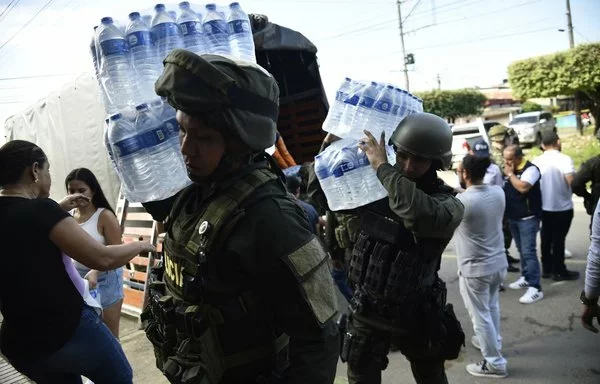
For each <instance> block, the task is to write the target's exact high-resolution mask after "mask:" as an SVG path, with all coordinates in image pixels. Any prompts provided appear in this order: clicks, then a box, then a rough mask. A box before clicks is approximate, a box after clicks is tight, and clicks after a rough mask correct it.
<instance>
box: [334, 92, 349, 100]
mask: <svg viewBox="0 0 600 384" xmlns="http://www.w3.org/2000/svg"><path fill="white" fill-rule="evenodd" d="M347 97H348V94H347V93H345V92H342V91H337V92H336V93H335V99H336V100H339V101H344V100H345V99H346V98H347Z"/></svg>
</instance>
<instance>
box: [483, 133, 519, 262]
mask: <svg viewBox="0 0 600 384" xmlns="http://www.w3.org/2000/svg"><path fill="white" fill-rule="evenodd" d="M488 137H489V138H490V142H491V143H492V148H491V149H492V151H491V153H490V158H491V159H492V161H493V162H494V163H495V164H496V165H497V166H498V167H500V170H501V171H502V172H504V156H503V152H504V148H506V147H507V146H509V145H512V144H519V138H518V136H517V134H516V132H515V131H514V130H513V129H512V128H509V127H505V126H504V125H494V126H493V127H491V128H490V130H489V131H488ZM502 233H503V235H504V249H505V250H506V261H508V269H507V271H508V272H519V268H517V267H515V266H514V265H513V264H515V263H518V262H519V260H518V259H515V258H514V257H512V256H511V255H510V253H509V251H508V249H509V248H510V243H512V239H513V238H512V233H511V232H510V227H509V224H508V219H507V218H506V216H505V217H504V218H503V220H502Z"/></svg>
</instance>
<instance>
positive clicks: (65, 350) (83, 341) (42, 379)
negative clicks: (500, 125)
mask: <svg viewBox="0 0 600 384" xmlns="http://www.w3.org/2000/svg"><path fill="white" fill-rule="evenodd" d="M11 363H12V364H13V366H14V367H15V368H16V369H17V370H18V371H19V372H21V373H23V374H25V375H26V376H27V377H29V378H30V379H32V380H34V381H35V382H36V383H38V384H57V383H60V384H81V376H85V377H87V378H89V379H90V380H92V381H93V382H94V383H95V384H131V383H132V379H133V371H132V369H131V365H129V362H128V361H127V357H126V356H125V353H124V352H123V348H121V345H120V344H119V342H118V341H117V339H115V337H114V336H113V334H112V333H111V332H110V331H109V330H108V328H107V327H106V325H104V323H103V322H102V319H101V318H100V317H99V316H98V314H97V313H96V311H95V310H94V309H93V308H91V307H88V306H87V305H86V306H85V307H84V308H83V310H82V312H81V319H80V321H79V325H78V326H77V329H76V330H75V333H74V335H73V337H71V339H70V340H69V341H67V343H66V344H65V345H64V346H63V347H62V348H61V349H59V350H58V351H56V352H54V353H53V354H51V355H50V356H48V357H44V358H41V359H37V360H35V361H19V362H16V361H11Z"/></svg>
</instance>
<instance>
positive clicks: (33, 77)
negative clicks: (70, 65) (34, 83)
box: [0, 73, 74, 81]
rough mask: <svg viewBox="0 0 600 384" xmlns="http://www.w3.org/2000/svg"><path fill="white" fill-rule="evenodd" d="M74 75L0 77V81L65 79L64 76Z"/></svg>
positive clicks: (71, 74) (70, 74)
mask: <svg viewBox="0 0 600 384" xmlns="http://www.w3.org/2000/svg"><path fill="white" fill-rule="evenodd" d="M73 75H74V73H52V74H47V75H32V76H17V77H0V81H6V80H25V79H39V78H43V77H61V76H62V77H65V76H73Z"/></svg>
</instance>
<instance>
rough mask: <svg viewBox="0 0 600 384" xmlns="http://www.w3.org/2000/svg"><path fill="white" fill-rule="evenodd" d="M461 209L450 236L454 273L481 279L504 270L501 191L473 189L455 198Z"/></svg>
mask: <svg viewBox="0 0 600 384" xmlns="http://www.w3.org/2000/svg"><path fill="white" fill-rule="evenodd" d="M457 198H458V199H459V200H460V201H461V202H462V203H463V205H464V206H465V213H464V217H463V220H462V222H461V223H460V225H459V226H458V228H457V229H456V232H455V234H454V243H455V246H456V253H457V256H458V259H457V262H458V269H459V271H460V272H461V274H462V276H464V277H481V276H486V275H489V274H492V273H495V272H498V271H500V270H502V269H504V268H507V267H508V264H507V262H506V255H505V253H504V252H505V251H504V238H503V235H502V216H503V214H504V207H505V201H504V191H503V190H502V188H500V187H498V186H495V185H477V186H471V187H469V188H467V190H466V191H465V192H463V193H461V194H459V195H458V196H457Z"/></svg>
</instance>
